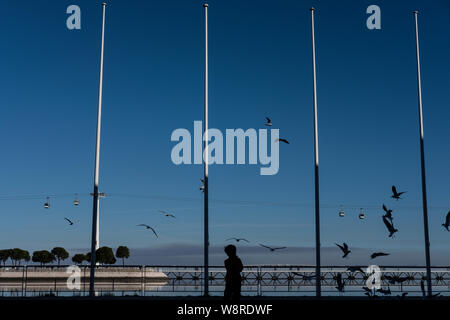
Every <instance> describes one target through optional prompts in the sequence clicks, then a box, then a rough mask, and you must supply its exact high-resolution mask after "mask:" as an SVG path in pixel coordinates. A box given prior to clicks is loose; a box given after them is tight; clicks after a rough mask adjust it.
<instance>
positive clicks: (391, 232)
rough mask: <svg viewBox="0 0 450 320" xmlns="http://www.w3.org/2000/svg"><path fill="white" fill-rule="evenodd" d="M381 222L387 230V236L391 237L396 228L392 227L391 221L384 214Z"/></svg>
mask: <svg viewBox="0 0 450 320" xmlns="http://www.w3.org/2000/svg"><path fill="white" fill-rule="evenodd" d="M383 222H384V225H385V226H386V228H387V229H388V231H389V238H391V237H392V236H393V235H394V233H396V232H397V231H398V230H397V229H395V228H394V225H393V224H392V223H391V222H389V220H388V219H387V218H386V217H385V216H383Z"/></svg>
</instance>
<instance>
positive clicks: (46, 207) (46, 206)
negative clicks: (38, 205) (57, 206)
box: [44, 197, 50, 209]
mask: <svg viewBox="0 0 450 320" xmlns="http://www.w3.org/2000/svg"><path fill="white" fill-rule="evenodd" d="M44 208H45V209H49V208H50V198H49V197H47V201H45V203H44Z"/></svg>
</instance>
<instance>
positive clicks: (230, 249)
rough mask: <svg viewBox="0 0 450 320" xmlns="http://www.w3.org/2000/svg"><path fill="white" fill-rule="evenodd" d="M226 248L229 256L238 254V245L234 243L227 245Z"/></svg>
mask: <svg viewBox="0 0 450 320" xmlns="http://www.w3.org/2000/svg"><path fill="white" fill-rule="evenodd" d="M224 250H225V253H226V254H227V256H229V257H235V256H236V247H235V246H233V245H232V244H229V245H227V246H226V247H225V249H224Z"/></svg>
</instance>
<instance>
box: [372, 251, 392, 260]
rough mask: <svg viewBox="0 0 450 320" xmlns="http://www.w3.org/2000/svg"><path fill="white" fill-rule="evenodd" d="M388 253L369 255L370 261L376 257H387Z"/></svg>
mask: <svg viewBox="0 0 450 320" xmlns="http://www.w3.org/2000/svg"><path fill="white" fill-rule="evenodd" d="M388 255H389V253H384V252H374V253H372V254H371V255H370V259H375V258H376V257H382V256H388Z"/></svg>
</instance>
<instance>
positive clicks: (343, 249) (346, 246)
mask: <svg viewBox="0 0 450 320" xmlns="http://www.w3.org/2000/svg"><path fill="white" fill-rule="evenodd" d="M335 245H337V246H338V247H339V248H340V249H341V250H342V252H343V253H344V255H343V256H342V258H345V257H347V256H348V254H349V253H350V252H351V250H348V245H347V244H346V243H345V242H344V243H343V245H342V246H341V245H340V244H337V243H335Z"/></svg>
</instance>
